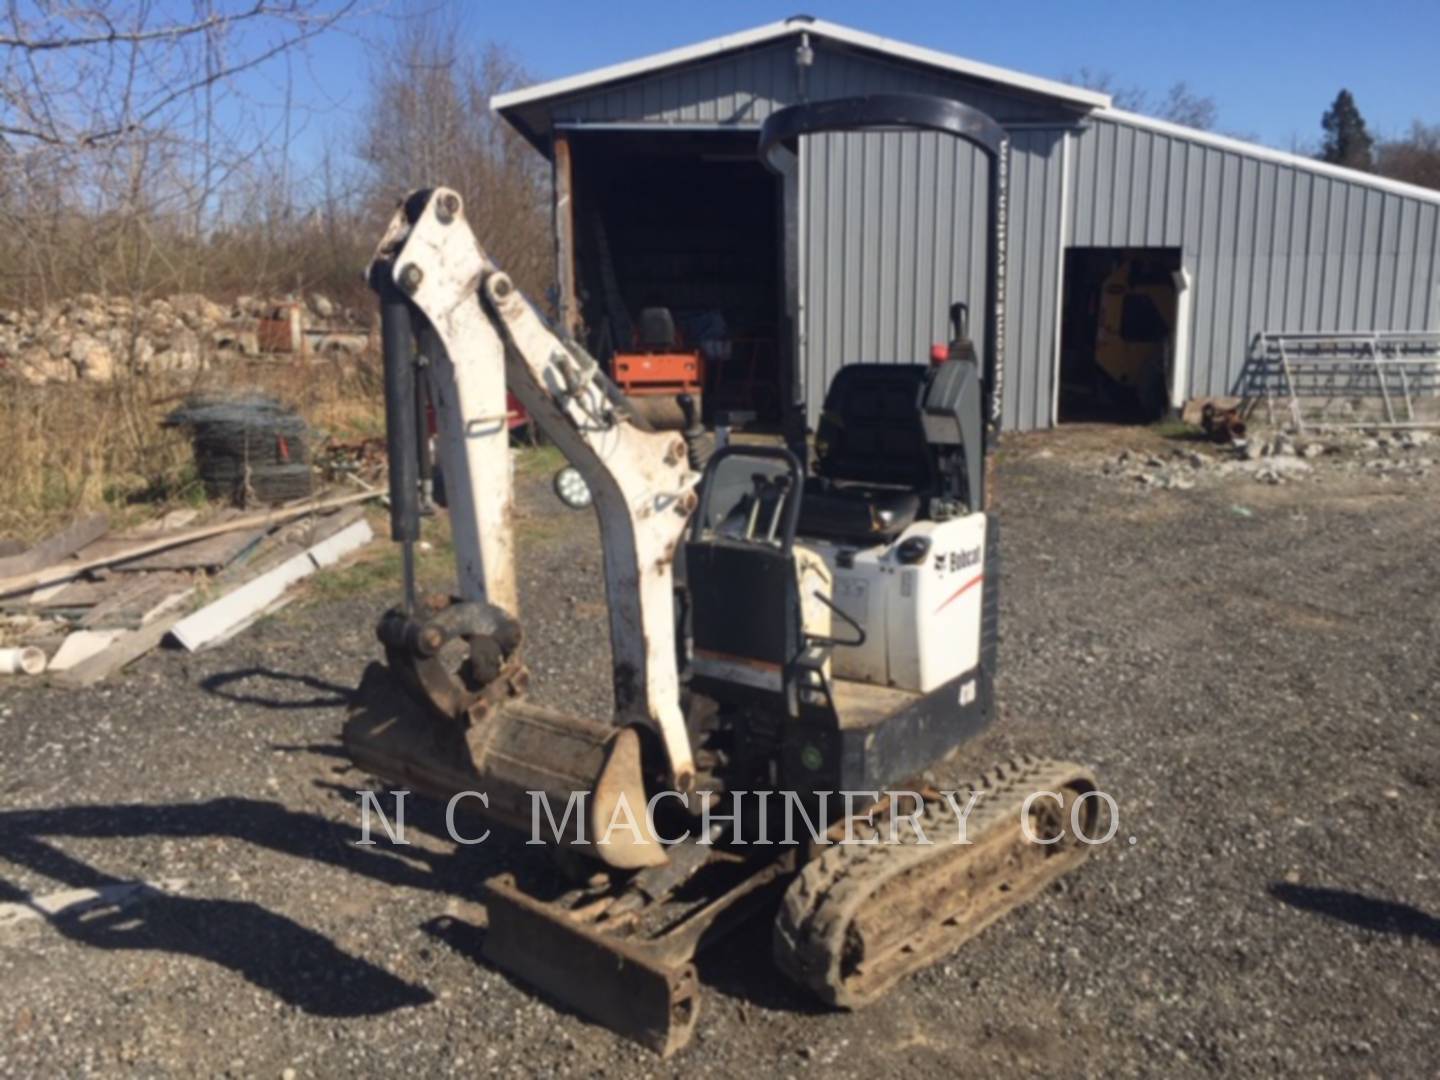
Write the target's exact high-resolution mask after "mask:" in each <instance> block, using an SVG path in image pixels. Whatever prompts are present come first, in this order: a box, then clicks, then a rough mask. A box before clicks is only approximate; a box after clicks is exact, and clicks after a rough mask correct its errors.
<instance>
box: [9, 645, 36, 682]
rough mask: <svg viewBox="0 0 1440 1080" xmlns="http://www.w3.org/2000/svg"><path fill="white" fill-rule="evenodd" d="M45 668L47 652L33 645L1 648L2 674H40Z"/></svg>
mask: <svg viewBox="0 0 1440 1080" xmlns="http://www.w3.org/2000/svg"><path fill="white" fill-rule="evenodd" d="M44 670H45V654H44V653H43V652H41V651H40V650H39V649H37V648H35V646H33V645H22V646H19V647H17V648H13V649H0V675H21V674H23V675H39V674H40V673H41V672H42V671H44Z"/></svg>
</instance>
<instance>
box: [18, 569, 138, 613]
mask: <svg viewBox="0 0 1440 1080" xmlns="http://www.w3.org/2000/svg"><path fill="white" fill-rule="evenodd" d="M129 587H130V583H129V582H128V581H126V580H125V579H124V578H113V577H112V578H106V579H105V580H104V581H70V582H66V583H64V584H63V585H62V586H61V587H60V588H59V589H58V590H56V591H53V592H52V591H51V590H50V589H40V590H38V591H36V592H34V593H31V594H30V597H29V598H28V600H27V601H26V605H25V606H26V608H27V610H31V611H70V610H73V609H75V608H89V607H94V606H95V605H96V604H103V603H104V602H105V601H107V600H110V599H112V598H114V597H116V596H120V595H123V594H124V593H125V592H126V591H127V590H128V589H129Z"/></svg>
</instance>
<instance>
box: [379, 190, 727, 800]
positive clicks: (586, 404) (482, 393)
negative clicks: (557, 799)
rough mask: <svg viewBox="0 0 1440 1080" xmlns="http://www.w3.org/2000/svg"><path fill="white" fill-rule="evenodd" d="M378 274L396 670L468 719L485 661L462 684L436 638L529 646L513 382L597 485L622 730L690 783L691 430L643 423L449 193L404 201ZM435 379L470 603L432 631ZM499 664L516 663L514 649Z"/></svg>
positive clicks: (442, 707)
mask: <svg viewBox="0 0 1440 1080" xmlns="http://www.w3.org/2000/svg"><path fill="white" fill-rule="evenodd" d="M370 281H371V284H372V286H373V287H374V288H375V289H376V291H377V292H378V293H379V294H380V299H381V315H382V336H383V342H384V346H385V367H386V400H387V410H388V413H387V421H388V428H389V440H390V446H389V450H390V459H391V497H392V498H391V502H392V506H391V512H392V534H393V536H394V539H396V540H398V541H400V542H401V544H402V545H403V550H404V557H405V562H406V586H405V590H406V596H405V603H404V605H403V608H402V609H401V610H399V611H397V612H392V613H391V614H390V615H389V616H387V619H388V627H387V626H386V625H384V624H382V630H381V636H382V639H383V640H384V641H385V643H386V646H387V652H388V655H389V659H390V662H391V666H392V667H395V666H400V667H402V668H406V667H408V668H409V669H410V670H409V672H408V675H409V678H408V680H407V681H409V682H410V684H411V686H412V688H419V689H420V690H421V692H422V693H423V694H424V696H425V697H427V699H428V700H429V702H430V704H431V705H432V706H434V707H435V709H436V710H437V711H438V712H440V713H442V714H446V715H448V716H450V717H451V718H454V719H460V714H462V713H463V712H464V711H465V710H466V709H468V708H471V707H472V706H473V704H474V702H475V701H477V700H481V699H483V698H484V695H485V687H483V686H476V685H474V684H475V682H476V677H475V674H474V673H475V672H476V671H477V670H485V665H484V664H481V663H479V662H476V661H474V658H473V657H472V664H471V668H470V672H469V677H468V678H466V677H456V676H455V675H453V674H452V673H448V672H446V673H441V672H438V671H437V670H436V665H435V656H434V655H433V654H434V653H438V651H439V649H438V645H439V643H440V639H441V638H442V637H446V636H448V635H449V634H452V633H454V634H459V635H460V636H464V634H465V633H466V632H473V633H475V634H476V635H477V636H479V635H483V634H489V635H491V636H493V635H494V631H495V630H496V629H497V628H498V627H500V626H501V625H503V626H504V627H505V628H506V630H507V633H508V637H506V635H502V637H504V638H506V640H504V641H502V646H501V652H502V653H505V652H506V646H508V647H509V650H510V652H511V653H513V652H514V650H515V649H516V648H517V647H518V625H516V624H518V617H519V611H518V597H517V588H516V575H515V545H514V535H513V492H512V481H511V457H510V444H509V430H508V423H507V407H506V391H507V388H508V390H509V391H510V392H512V393H513V394H514V395H515V397H516V398H518V399H519V401H520V403H521V404H522V405H523V406H524V407H525V409H526V411H527V412H528V413H529V415H530V418H531V421H532V422H533V423H535V424H537V425H538V426H539V428H540V430H541V431H543V432H544V434H545V435H546V437H547V438H549V439H550V440H551V441H552V442H553V443H554V444H555V445H556V446H557V447H558V448H559V449H560V450H561V452H562V453H563V454H564V455H565V457H566V458H567V459H568V460H569V461H570V463H571V464H572V465H574V466H575V468H576V469H578V470H579V472H580V473H581V475H582V476H583V477H584V478H585V481H586V482H587V484H588V485H589V487H590V489H591V491H592V492H593V493H594V505H595V509H596V513H597V516H598V520H599V525H600V534H601V551H602V553H603V560H604V562H603V565H604V574H605V589H606V599H607V607H608V611H609V620H610V643H611V650H612V656H613V665H614V688H615V716H614V718H613V719H614V724H615V725H616V726H619V727H628V726H633V725H640V726H643V727H645V728H648V729H650V730H652V731H654V732H655V733H656V734H657V735H658V736H659V740H660V742H661V744H662V745H663V747H664V751H665V760H666V762H667V767H668V773H669V776H668V780H669V782H670V784H671V785H673V787H674V788H675V790H678V791H682V792H683V791H688V790H690V789H691V787H692V786H693V781H694V765H693V760H692V755H691V749H690V744H689V739H688V736H687V734H686V729H685V722H684V716H683V713H682V710H681V706H680V692H679V691H680V687H679V678H678V672H677V658H676V650H675V642H676V634H675V614H674V610H675V608H674V591H673V590H674V584H673V571H672V568H673V562H674V558H675V553H676V550H677V548H678V545H679V543H680V539H681V535H682V533H683V532H684V530H685V527H686V524H687V522H688V520H689V517H690V514H691V512H692V511H693V510H694V508H695V505H696V494H695V485H696V483H697V481H698V479H699V477H698V475H697V474H696V473H695V472H694V471H693V470H692V469H691V467H690V464H689V456H688V453H687V450H688V448H687V444H686V441H685V439H684V438H683V437H682V436H681V435H680V434H679V433H676V432H658V431H654V430H650V429H649V428H648V427H647V426H646V425H645V424H644V423H643V421H640V420H639V419H637V418H636V417H635V416H634V415H633V414H632V413H631V412H630V410H629V409H628V407H627V405H626V402H625V399H624V398H623V396H622V395H620V394H619V393H618V391H616V390H615V388H614V387H613V385H612V384H611V383H610V381H609V380H608V378H607V377H606V376H605V374H604V373H603V372H602V371H601V370H600V369H599V367H598V365H597V364H596V362H595V360H594V359H593V358H591V357H590V356H589V355H587V354H586V353H585V352H584V351H583V350H582V349H580V348H579V346H577V345H576V344H574V343H573V342H567V341H563V340H561V339H560V338H559V337H557V336H556V335H555V333H554V332H553V331H552V330H551V329H550V327H549V326H548V324H547V323H546V322H545V320H544V319H543V318H542V317H541V316H540V315H539V313H537V312H536V310H535V308H534V307H533V306H532V305H531V304H530V302H529V301H528V300H527V299H526V298H525V297H524V296H523V295H522V294H521V293H520V292H519V290H518V289H516V288H515V286H514V284H513V283H512V282H511V280H510V278H509V277H508V276H507V275H506V274H505V273H504V272H503V271H502V270H500V269H499V267H498V266H496V264H495V262H494V261H493V260H492V259H491V258H490V257H489V255H488V254H487V253H486V252H485V250H484V248H483V247H482V246H481V245H480V243H479V242H478V241H477V240H476V237H475V234H474V232H473V231H472V230H471V228H470V226H469V224H468V223H467V222H466V220H465V216H464V212H463V206H462V203H461V199H460V196H459V195H458V194H457V193H456V192H454V191H451V190H449V189H446V188H436V189H434V190H430V191H423V192H417V193H414V194H412V195H411V196H410V197H408V198H407V199H406V200H405V201H404V202H403V203H402V204H401V206H400V208H399V209H398V210H397V211H396V213H395V216H394V218H393V220H392V221H391V223H390V226H389V228H388V230H387V231H386V233H385V236H384V238H383V239H382V241H381V243H380V245H379V247H378V248H377V250H376V252H375V256H374V259H373V261H372V263H371V267H370ZM417 374H419V375H420V377H419V378H417ZM424 384H428V388H429V396H430V402H431V404H432V406H433V408H434V413H435V418H436V428H437V450H438V456H439V460H440V465H441V468H442V469H443V473H444V478H445V490H446V495H447V502H448V505H449V509H450V516H451V523H452V532H453V540H454V547H455V559H456V569H457V573H458V577H459V591H460V597H459V600H460V602H461V604H462V605H469V609H468V611H467V613H465V614H461V615H454V614H452V615H451V616H450V617H449V620H448V622H444V621H442V622H441V624H440V629H439V630H438V631H437V630H435V629H434V623H435V620H434V619H429V620H422V619H421V618H420V617H419V616H418V615H417V600H416V597H415V595H414V575H413V555H412V545H413V542H414V541H415V540H416V539H417V538H418V535H419V533H418V506H417V495H416V492H417V490H418V484H417V464H416V460H417V457H418V455H419V447H420V446H421V441H422V439H423V438H424V431H423V429H422V428H421V426H420V421H419V420H418V419H417V417H420V416H423V414H424V413H423V408H422V407H421V406H420V405H419V402H420V401H421V400H422V399H421V397H420V396H419V395H420V394H421V392H422V390H421V387H422V386H423V385H424ZM504 659H505V663H506V664H507V665H508V670H509V671H511V672H513V671H514V670H515V668H516V664H517V657H515V656H514V655H509V654H507V655H506V656H505V657H504ZM487 673H491V674H498V671H494V670H493V669H489V670H488V671H487Z"/></svg>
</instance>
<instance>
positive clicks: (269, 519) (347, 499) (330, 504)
mask: <svg viewBox="0 0 1440 1080" xmlns="http://www.w3.org/2000/svg"><path fill="white" fill-rule="evenodd" d="M378 495H379V492H372V491H363V492H360V493H358V494H355V495H340V496H338V497H336V498H333V499H326V500H324V501H323V502H318V503H312V504H310V505H309V506H297V507H294V508H292V509H289V510H277V511H274V512H272V513H268V514H255V515H253V516H249V517H243V518H236V519H235V520H234V521H228V522H226V523H224V524H223V525H209V526H205V527H203V528H199V529H189V530H186V531H184V532H175V533H172V534H170V535H169V536H160V537H156V538H155V539H154V540H148V541H144V542H141V543H139V544H136V545H135V546H134V547H133V548H131V549H130V550H128V551H122V552H116V553H113V554H110V555H106V556H103V557H99V558H95V559H89V560H85V561H76V562H73V563H67V564H65V565H62V566H52V567H50V568H48V569H46V570H40V571H37V572H35V573H32V574H25V575H22V576H19V577H9V578H5V579H3V580H0V596H9V595H11V594H12V593H17V592H33V591H34V590H35V589H40V588H43V587H44V586H46V585H53V584H55V583H56V582H59V581H65V580H68V579H69V578H74V577H79V576H80V575H81V574H84V573H86V572H87V571H90V570H96V569H99V568H100V567H102V566H113V565H114V564H115V563H117V562H125V561H126V560H129V559H138V558H139V557H140V556H142V555H149V554H152V553H153V552H156V551H165V550H167V549H169V548H172V547H178V546H179V545H180V544H188V543H190V542H191V541H194V540H202V539H204V538H205V537H207V536H218V535H220V534H221V533H227V532H235V531H237V530H239V529H257V528H262V527H263V528H267V529H268V528H273V527H274V526H276V525H279V524H281V523H282V522H286V521H293V520H294V519H295V518H298V517H303V516H304V515H306V514H310V513H319V512H320V511H322V510H334V509H338V508H339V507H342V506H353V505H354V504H356V503H361V502H365V501H367V500H369V499H374V498H376V497H377V496H378Z"/></svg>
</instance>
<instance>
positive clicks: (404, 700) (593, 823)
mask: <svg viewBox="0 0 1440 1080" xmlns="http://www.w3.org/2000/svg"><path fill="white" fill-rule="evenodd" d="M343 737H344V743H345V749H346V751H347V752H348V753H349V754H350V757H351V758H352V759H353V760H354V761H355V763H356V764H357V765H359V766H360V767H361V768H363V769H366V770H368V771H369V772H371V773H372V774H374V775H375V776H378V777H382V778H384V779H385V780H387V781H390V782H393V783H398V784H404V785H405V786H406V787H407V788H410V789H413V790H415V791H418V792H420V793H422V794H425V795H429V796H431V797H433V798H437V799H447V800H448V799H450V798H452V797H453V796H455V795H457V794H459V793H460V792H465V791H474V792H483V793H484V794H485V795H486V797H487V798H488V801H489V806H488V807H487V808H486V809H484V810H482V811H481V814H482V816H484V817H486V818H488V819H490V820H492V821H495V822H497V823H498V824H501V825H505V826H508V827H510V828H513V829H518V830H521V831H522V832H524V833H526V834H527V835H528V834H529V832H530V831H531V830H532V829H533V828H534V823H535V822H536V821H537V820H545V819H544V818H543V811H539V810H538V808H537V805H536V800H539V799H545V800H548V802H549V805H550V807H551V808H552V811H551V812H552V815H553V820H555V821H561V820H563V817H562V815H563V814H564V813H565V810H566V808H567V807H568V806H569V805H570V804H571V801H572V800H574V799H576V798H580V799H582V803H581V805H582V809H583V826H584V828H583V830H581V829H578V828H577V829H573V830H572V829H566V830H565V832H564V834H563V835H562V836H560V837H558V838H557V837H555V836H554V835H546V836H544V837H543V839H546V840H547V841H552V842H554V841H557V839H558V841H559V842H562V843H564V842H574V843H577V844H578V843H580V842H581V840H582V838H583V841H584V847H583V848H582V849H581V850H582V851H583V853H584V854H586V855H589V856H591V857H593V858H596V859H599V860H600V861H601V862H603V863H605V864H606V865H608V866H611V867H614V868H616V869H621V870H633V869H638V868H640V867H645V866H659V865H662V864H664V863H665V861H666V856H665V849H664V847H663V846H662V845H661V844H660V843H659V842H658V841H657V840H656V839H655V838H654V837H652V836H649V835H646V833H645V829H646V823H645V814H644V807H645V799H646V795H645V783H644V775H643V773H642V770H641V753H640V749H641V748H640V737H639V735H638V734H637V733H636V732H635V731H634V730H633V729H630V728H617V727H612V726H610V725H608V724H600V723H596V722H595V721H593V720H583V719H581V718H579V717H574V716H567V715H565V714H564V713H559V712H555V711H552V710H549V709H542V708H540V707H538V706H535V705H531V704H529V703H528V702H525V701H523V700H516V701H509V702H505V703H503V704H500V705H497V706H495V707H493V708H492V709H490V711H489V712H488V714H487V715H486V716H485V718H484V720H483V721H480V722H474V721H459V720H450V719H446V718H444V717H441V716H438V715H436V714H435V713H434V712H433V711H432V710H431V709H429V708H427V707H426V706H424V705H422V704H421V703H420V702H419V701H417V700H416V699H415V698H414V697H413V696H411V694H410V693H408V692H407V691H406V690H405V689H404V688H403V687H402V686H399V685H397V683H396V680H395V679H394V677H393V676H392V675H391V673H390V671H389V669H387V668H386V667H385V666H384V665H382V664H371V665H370V666H369V667H368V668H367V669H366V671H365V675H364V677H363V679H362V680H361V684H360V689H359V690H358V692H357V693H356V704H355V706H354V707H353V708H352V709H351V711H350V716H349V718H348V720H347V721H346V723H345V730H344V736H343ZM622 800H623V801H624V802H625V803H626V804H628V806H629V808H630V810H631V814H630V815H629V816H628V817H626V816H625V815H624V814H622V813H620V812H619V804H620V802H621V801H622ZM474 803H475V800H468V801H467V804H466V805H467V808H468V807H469V806H471V805H474ZM537 812H538V813H541V815H542V817H540V818H537V817H536V814H537ZM617 820H626V821H629V820H633V821H634V822H635V824H636V826H637V829H636V830H632V829H629V828H615V829H611V828H610V827H609V826H610V823H611V822H612V821H617ZM547 824H548V822H547Z"/></svg>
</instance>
